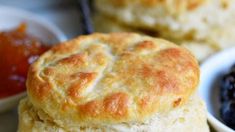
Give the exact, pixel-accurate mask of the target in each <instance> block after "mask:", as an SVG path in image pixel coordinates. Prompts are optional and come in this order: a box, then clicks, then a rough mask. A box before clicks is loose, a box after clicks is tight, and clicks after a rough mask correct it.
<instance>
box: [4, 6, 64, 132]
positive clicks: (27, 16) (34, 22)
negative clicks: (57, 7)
mask: <svg viewBox="0 0 235 132" xmlns="http://www.w3.org/2000/svg"><path fill="white" fill-rule="evenodd" d="M21 22H25V23H26V24H27V26H28V28H27V32H28V33H30V34H32V35H33V36H36V37H38V38H40V39H41V40H43V41H44V42H45V43H51V44H53V43H58V42H61V41H65V40H66V36H65V35H64V34H63V33H62V31H61V30H60V29H58V28H57V27H56V26H55V25H54V24H52V23H50V22H48V21H46V20H44V19H42V18H40V17H37V15H35V14H32V13H29V12H26V11H22V10H19V9H14V8H9V7H4V6H0V31H1V30H9V29H12V28H15V27H17V26H18V25H19V24H20V23H21ZM23 96H25V93H21V94H18V95H15V96H11V97H9V98H5V99H0V112H2V111H6V110H7V109H12V108H13V107H16V105H17V104H18V101H19V99H20V98H22V97H23ZM16 128H17V112H16V108H15V110H13V111H10V112H5V113H2V114H0V132H15V131H16Z"/></svg>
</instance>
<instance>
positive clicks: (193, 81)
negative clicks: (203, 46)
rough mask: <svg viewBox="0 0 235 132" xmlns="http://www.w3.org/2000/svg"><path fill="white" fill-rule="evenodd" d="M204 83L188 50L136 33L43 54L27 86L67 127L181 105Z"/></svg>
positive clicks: (81, 41)
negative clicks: (200, 80)
mask: <svg viewBox="0 0 235 132" xmlns="http://www.w3.org/2000/svg"><path fill="white" fill-rule="evenodd" d="M198 82H199V66H198V63H197V61H196V59H195V58H194V57H193V56H192V55H191V53H189V52H188V51H187V50H186V49H183V48H180V47H178V46H176V45H175V44H172V43H170V42H168V41H165V40H162V39H156V38H151V37H147V36H142V35H138V34H134V33H112V34H98V33H96V34H92V35H88V36H80V37H78V38H76V39H73V40H70V41H68V42H64V43H62V44H59V45H56V46H55V47H53V48H52V49H51V50H49V51H48V52H46V53H45V54H43V55H42V56H41V57H40V58H39V59H38V60H37V61H36V62H35V63H34V64H33V65H32V66H31V67H30V69H29V73H28V80H27V91H28V96H29V99H30V101H31V102H32V104H33V105H34V107H36V108H38V109H41V110H43V111H44V112H46V113H47V114H48V116H50V117H51V118H53V119H54V121H55V122H56V123H57V124H59V125H61V126H65V124H66V125H71V126H74V125H77V124H80V125H81V124H84V125H87V124H114V123H121V122H144V121H145V120H146V119H148V118H150V117H151V116H153V115H154V114H156V113H164V112H169V111H171V110H173V109H174V108H175V107H180V106H181V105H183V104H184V103H185V102H186V101H187V100H188V99H189V97H190V96H191V95H192V94H193V93H194V91H195V90H196V88H197V85H198ZM68 127H69V126H68Z"/></svg>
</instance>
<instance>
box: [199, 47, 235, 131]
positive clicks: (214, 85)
mask: <svg viewBox="0 0 235 132" xmlns="http://www.w3.org/2000/svg"><path fill="white" fill-rule="evenodd" d="M234 56H235V47H234V48H231V49H227V50H224V51H222V52H219V53H217V54H215V55H213V56H212V57H210V58H209V59H207V60H206V61H205V62H204V63H203V64H202V65H201V83H200V86H199V94H200V95H201V97H202V98H203V99H204V101H205V102H206V106H207V109H208V120H209V123H210V124H211V125H212V127H213V128H215V129H216V130H217V131H219V132H234V130H233V129H231V128H229V127H228V126H226V125H225V124H224V123H223V121H222V119H221V118H220V114H219V109H220V106H221V103H220V99H219V82H220V80H221V77H222V76H223V75H224V74H226V73H227V72H228V71H229V70H230V68H231V66H232V65H233V64H235V57H234Z"/></svg>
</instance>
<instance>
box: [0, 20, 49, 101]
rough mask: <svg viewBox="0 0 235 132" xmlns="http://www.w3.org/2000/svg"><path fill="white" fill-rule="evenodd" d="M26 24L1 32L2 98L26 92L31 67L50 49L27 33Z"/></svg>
mask: <svg viewBox="0 0 235 132" xmlns="http://www.w3.org/2000/svg"><path fill="white" fill-rule="evenodd" d="M26 28H27V27H26V24H21V25H20V26H19V27H17V28H16V29H14V30H11V31H6V32H5V31H4V32H0V98H4V97H8V96H11V95H14V94H17V93H20V92H23V91H25V89H26V86H25V81H26V77H27V71H28V68H29V65H30V64H31V63H32V62H34V61H35V60H36V59H37V58H38V57H39V55H41V54H42V53H43V52H45V51H46V50H48V49H49V47H48V46H45V45H43V43H42V41H40V40H38V39H37V38H35V37H33V36H31V35H29V34H27V33H26Z"/></svg>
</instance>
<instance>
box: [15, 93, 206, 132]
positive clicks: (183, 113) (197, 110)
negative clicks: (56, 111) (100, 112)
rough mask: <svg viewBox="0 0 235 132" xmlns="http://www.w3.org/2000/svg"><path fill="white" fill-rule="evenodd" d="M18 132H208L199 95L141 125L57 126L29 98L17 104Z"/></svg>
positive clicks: (204, 112) (203, 106)
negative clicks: (67, 127)
mask: <svg viewBox="0 0 235 132" xmlns="http://www.w3.org/2000/svg"><path fill="white" fill-rule="evenodd" d="M19 117H20V118H19V132H32V131H33V132H42V131H43V132H68V131H71V132H85V131H86V132H101V131H102V132H120V131H122V132H124V131H125V132H172V131H174V132H189V131H190V132H199V131H200V132H208V131H209V128H208V125H207V123H206V121H207V120H206V108H205V105H204V103H203V101H202V100H201V99H200V98H199V97H198V96H195V95H194V96H192V97H190V99H189V101H188V102H187V103H186V104H185V105H183V106H182V107H178V108H176V109H175V110H172V111H171V112H169V113H167V114H155V115H154V116H153V117H152V118H150V119H148V120H147V121H145V122H144V123H118V124H102V125H86V126H80V125H77V126H73V127H70V128H69V129H66V128H63V126H62V127H60V126H58V125H56V123H54V120H53V119H51V118H50V117H49V116H48V115H47V114H46V113H44V112H43V111H42V110H38V109H35V108H34V107H33V106H32V104H31V103H30V101H29V100H28V99H24V100H22V101H21V102H20V106H19Z"/></svg>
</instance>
